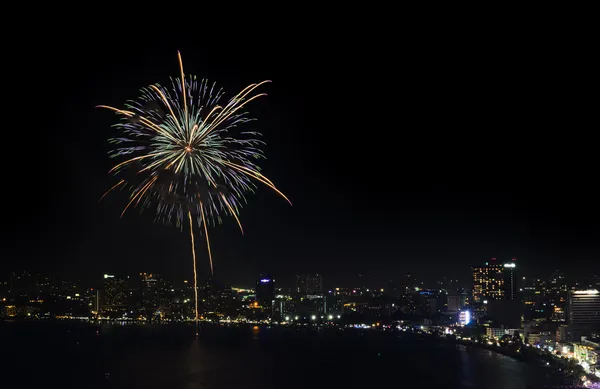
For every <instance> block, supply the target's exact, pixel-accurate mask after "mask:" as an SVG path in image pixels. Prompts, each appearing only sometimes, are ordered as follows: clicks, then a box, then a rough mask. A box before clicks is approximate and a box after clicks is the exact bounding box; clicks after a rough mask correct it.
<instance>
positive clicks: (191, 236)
mask: <svg viewBox="0 0 600 389" xmlns="http://www.w3.org/2000/svg"><path fill="white" fill-rule="evenodd" d="M188 219H189V221H190V238H191V240H192V258H193V261H194V302H195V306H196V336H198V275H197V273H196V249H195V248H194V246H195V244H194V223H192V213H191V212H190V211H188Z"/></svg>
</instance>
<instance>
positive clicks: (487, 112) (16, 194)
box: [0, 26, 600, 285]
mask: <svg viewBox="0 0 600 389" xmlns="http://www.w3.org/2000/svg"><path fill="white" fill-rule="evenodd" d="M279 27H281V26H279ZM316 28H319V27H315V29H316ZM391 32H393V29H391V30H385V29H382V30H381V31H379V30H376V31H370V32H368V33H366V32H365V31H364V30H360V31H359V30H358V29H355V32H350V31H348V30H346V29H332V28H326V27H323V28H322V30H315V31H312V32H311V34H305V33H300V32H298V31H297V30H294V29H293V28H289V29H272V30H269V29H268V28H265V29H264V30H260V31H255V30H252V29H243V33H242V34H241V35H242V37H241V38H239V39H240V40H239V42H237V43H235V44H226V43H223V42H231V41H232V40H231V38H225V37H221V38H220V39H213V40H212V43H211V44H209V43H208V42H209V40H207V39H202V37H201V35H200V36H197V35H198V34H180V35H178V36H169V35H170V34H169V35H163V34H153V35H150V36H148V37H145V38H142V39H135V40H127V39H124V40H123V42H122V43H121V44H117V43H112V42H107V41H106V40H102V39H101V35H103V34H104V32H103V31H97V32H95V33H88V32H85V31H81V32H80V33H79V34H72V33H70V32H65V33H58V32H51V31H46V32H44V33H43V34H42V33H40V34H38V35H37V36H36V38H31V40H28V41H27V42H19V43H14V47H12V48H10V50H11V53H12V54H11V55H10V59H9V64H8V65H7V66H8V69H7V70H5V71H4V74H3V76H4V79H5V88H6V89H5V93H7V91H10V92H8V93H9V95H10V96H9V97H10V98H11V102H10V103H7V97H5V100H4V101H5V103H4V108H5V112H4V115H3V116H4V123H3V126H2V133H3V138H2V139H3V140H2V142H3V146H4V147H3V148H4V152H5V155H4V156H3V159H4V176H3V182H4V185H3V188H4V194H3V198H4V202H3V205H4V207H3V211H4V212H3V216H4V217H3V224H4V227H3V228H4V230H5V231H6V232H5V233H4V234H3V238H2V245H1V251H0V253H1V254H0V256H1V258H2V262H3V264H4V265H5V266H4V268H5V269H13V268H26V269H35V270H41V271H49V272H54V271H56V272H59V273H67V274H73V275H77V276H78V277H81V278H84V279H97V278H99V276H100V274H102V273H104V272H124V273H128V274H135V273H137V272H140V271H149V272H160V273H163V274H166V275H168V276H170V277H174V278H191V271H192V269H191V254H190V243H189V236H188V234H187V231H186V230H184V231H183V232H181V231H179V230H177V229H176V228H174V227H166V226H162V225H157V224H152V223H151V220H149V219H148V217H144V216H143V215H141V216H140V214H139V212H137V210H135V211H133V212H129V211H128V213H127V214H126V215H125V217H124V218H123V219H120V218H119V215H120V212H121V210H122V209H123V207H124V206H125V205H126V198H125V197H124V196H123V195H122V194H121V195H119V194H116V195H111V196H108V198H107V199H106V200H105V201H103V202H101V203H98V199H99V198H100V196H101V195H102V194H103V193H104V191H105V190H106V189H107V188H109V187H110V186H112V184H114V182H115V181H113V178H111V177H110V176H109V175H108V174H107V171H108V170H109V169H110V167H112V165H111V163H110V161H109V159H108V156H107V151H108V145H107V143H106V139H107V138H108V137H109V136H110V134H111V129H110V127H109V126H110V125H111V124H112V123H114V121H115V120H116V117H115V116H114V115H113V114H111V113H109V112H108V111H104V110H100V109H95V108H94V106H95V105H97V104H108V105H113V106H122V104H123V103H124V102H125V100H126V99H129V98H134V97H136V94H137V90H138V89H139V88H140V87H142V86H147V85H149V84H150V83H153V82H164V81H167V80H168V77H169V76H174V77H175V76H177V75H178V71H179V69H178V62H177V50H181V52H182V56H183V61H184V67H185V70H186V73H188V74H189V73H193V74H196V75H198V76H201V77H206V78H208V79H210V80H213V81H216V82H217V83H218V84H220V85H222V86H223V87H224V88H225V90H226V91H227V96H231V95H232V94H235V93H237V92H238V91H239V90H241V89H242V88H244V87H245V86H247V85H248V84H250V83H253V82H257V81H261V80H263V79H271V80H273V83H272V84H270V85H267V87H266V88H265V89H264V90H265V91H266V92H267V93H268V94H269V96H268V97H267V98H265V99H262V100H259V101H257V102H256V103H252V104H251V105H250V106H249V110H250V111H251V112H252V113H253V114H254V116H256V117H257V118H258V119H259V120H258V121H257V122H254V123H252V128H253V129H256V130H258V131H260V132H262V133H263V134H264V140H265V141H266V142H267V148H266V155H267V158H268V159H267V161H265V162H264V163H263V165H262V166H263V168H264V172H265V174H266V176H267V177H269V178H270V179H271V180H272V181H273V182H274V183H275V184H276V185H277V186H278V187H279V188H280V189H281V190H282V191H283V192H285V193H286V194H287V195H288V197H289V198H290V199H291V201H292V202H293V203H294V206H293V207H290V206H289V205H288V204H287V203H286V202H285V201H284V200H282V199H281V198H279V197H278V196H277V195H276V194H274V193H273V192H271V191H270V190H268V188H264V187H262V188H261V189H260V190H259V191H258V193H257V195H255V196H251V197H250V202H249V204H248V205H247V207H246V208H245V209H244V210H243V212H242V215H241V220H242V223H243V224H244V226H245V232H246V235H245V236H243V237H242V236H240V234H239V231H238V230H237V226H236V224H235V221H234V220H231V221H230V222H228V223H226V224H225V225H223V226H221V227H218V228H216V229H214V230H213V231H212V232H211V237H212V248H213V254H214V260H215V268H216V276H217V278H219V279H222V280H224V281H225V282H227V283H233V284H245V285H251V283H252V282H253V281H254V280H255V279H256V278H257V276H258V274H259V273H260V272H265V271H271V272H272V274H273V275H274V276H275V277H276V278H279V279H282V280H284V282H285V281H287V280H290V279H291V277H292V275H293V274H294V273H295V272H299V271H311V272H322V273H323V274H325V277H326V278H325V282H326V284H328V285H332V283H333V282H341V283H349V282H350V281H351V280H352V279H354V276H355V275H356V274H357V273H359V272H362V273H366V274H369V275H372V276H378V277H387V278H392V279H394V278H398V277H400V276H401V275H402V274H404V273H406V272H409V271H410V272H413V273H416V274H417V276H419V277H421V278H425V279H426V280H434V279H436V278H437V277H441V276H444V275H448V276H452V277H458V278H460V279H463V280H466V279H467V277H468V276H469V267H470V266H471V265H474V264H480V263H482V262H484V261H486V260H488V259H489V258H491V257H497V258H498V259H499V260H509V259H510V258H512V257H517V258H518V260H519V261H520V263H521V266H522V267H523V268H524V271H525V272H526V273H528V274H533V273H536V274H541V275H549V274H550V273H551V272H552V271H553V270H555V269H558V268H560V269H564V270H567V271H578V272H583V271H584V270H598V267H599V266H598V265H597V263H594V261H597V260H598V257H599V254H600V227H599V225H600V224H599V220H600V208H599V202H598V198H599V196H598V192H597V180H598V166H599V161H598V157H597V156H598V146H597V143H596V140H595V138H594V132H595V131H597V128H598V125H597V118H596V117H595V115H594V116H592V113H593V112H595V111H596V110H597V107H596V105H595V103H592V99H591V98H590V94H592V95H593V94H594V93H595V91H596V90H597V88H592V86H591V85H590V84H589V75H590V73H591V72H592V68H593V67H592V65H591V59H592V57H593V55H594V54H593V52H594V51H593V50H589V49H588V50H584V47H581V46H579V45H577V44H575V43H573V41H571V40H569V39H568V38H567V37H565V38H563V37H561V36H559V35H556V36H550V35H540V34H539V33H534V32H531V33H529V34H525V35H520V36H516V35H515V36H509V35H508V34H503V33H498V34H493V35H489V36H488V35H481V34H477V33H474V32H469V31H462V32H460V33H458V32H457V33H449V32H448V31H434V30H428V29H425V28H424V29H423V30H412V31H408V32H407V31H403V32H402V33H398V34H392V33H391ZM116 34H117V33H116V32H114V31H113V32H112V35H111V36H113V35H115V36H121V33H119V35H116ZM126 34H127V33H126V32H123V33H122V35H125V36H126ZM182 36H184V38H182ZM7 50H9V49H7ZM7 52H8V51H7ZM594 72H595V70H594ZM7 104H8V105H7ZM8 109H10V110H14V111H12V112H13V113H14V114H15V115H17V116H16V117H11V116H10V115H11V113H9V112H8V111H7V110H8ZM19 115H20V118H18V116H19ZM199 242H202V239H199ZM197 249H198V254H199V264H200V273H201V277H205V276H207V275H208V272H209V267H208V259H207V257H206V251H205V246H204V245H203V244H202V243H199V244H198V245H197Z"/></svg>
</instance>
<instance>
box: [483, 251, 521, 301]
mask: <svg viewBox="0 0 600 389" xmlns="http://www.w3.org/2000/svg"><path fill="white" fill-rule="evenodd" d="M516 268H517V264H516V259H515V258H513V260H512V261H510V262H507V263H504V264H501V263H500V262H498V261H497V260H496V258H492V260H491V261H490V262H486V263H485V266H480V267H473V298H474V300H475V302H483V301H485V300H503V299H507V300H514V299H516V298H517V291H518V288H517V281H518V279H517V274H516V270H517V269H516Z"/></svg>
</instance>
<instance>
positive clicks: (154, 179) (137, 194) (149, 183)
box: [121, 177, 158, 217]
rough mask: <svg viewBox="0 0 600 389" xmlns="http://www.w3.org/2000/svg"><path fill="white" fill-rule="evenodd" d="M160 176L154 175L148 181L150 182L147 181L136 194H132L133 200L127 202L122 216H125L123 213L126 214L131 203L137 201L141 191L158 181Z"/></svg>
mask: <svg viewBox="0 0 600 389" xmlns="http://www.w3.org/2000/svg"><path fill="white" fill-rule="evenodd" d="M157 178H158V177H154V178H152V179H151V180H150V181H148V183H146V185H144V186H143V187H142V189H140V190H138V191H137V192H136V193H135V194H132V195H131V196H132V197H131V201H129V203H128V204H127V206H126V207H125V209H124V210H123V212H122V213H121V217H123V215H125V212H126V211H127V208H129V206H130V205H131V203H133V202H134V201H135V199H136V198H137V197H138V196H139V195H140V193H142V192H145V190H146V189H147V188H148V187H149V186H151V185H152V184H153V183H154V181H156V179H157Z"/></svg>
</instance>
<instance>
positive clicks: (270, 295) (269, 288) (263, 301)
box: [256, 275, 275, 309]
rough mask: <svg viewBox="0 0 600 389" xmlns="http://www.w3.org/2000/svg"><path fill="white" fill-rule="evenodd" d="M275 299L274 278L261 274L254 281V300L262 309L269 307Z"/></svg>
mask: <svg viewBox="0 0 600 389" xmlns="http://www.w3.org/2000/svg"><path fill="white" fill-rule="evenodd" d="M273 300H275V280H274V279H273V278H272V277H271V275H266V276H264V275H261V277H260V278H259V280H258V281H256V301H258V303H259V304H260V305H261V306H262V307H263V309H270V308H271V306H272V305H273Z"/></svg>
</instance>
